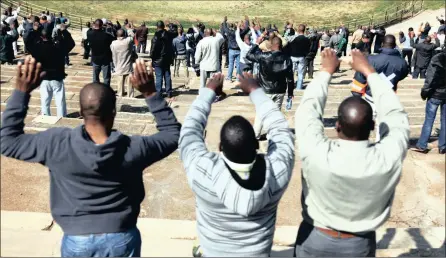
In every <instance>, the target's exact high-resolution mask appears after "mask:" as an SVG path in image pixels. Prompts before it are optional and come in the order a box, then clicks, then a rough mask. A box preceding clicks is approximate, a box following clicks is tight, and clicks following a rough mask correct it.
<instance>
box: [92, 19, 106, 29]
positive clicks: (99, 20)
mask: <svg viewBox="0 0 446 258" xmlns="http://www.w3.org/2000/svg"><path fill="white" fill-rule="evenodd" d="M94 25H95V26H97V27H98V28H102V26H104V22H103V21H102V20H101V19H96V21H94Z"/></svg>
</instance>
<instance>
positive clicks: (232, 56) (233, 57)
mask: <svg viewBox="0 0 446 258" xmlns="http://www.w3.org/2000/svg"><path fill="white" fill-rule="evenodd" d="M234 61H235V65H236V66H237V74H240V50H234V49H229V67H228V76H227V77H226V79H228V80H231V79H232V71H233V70H234ZM237 81H238V78H237Z"/></svg>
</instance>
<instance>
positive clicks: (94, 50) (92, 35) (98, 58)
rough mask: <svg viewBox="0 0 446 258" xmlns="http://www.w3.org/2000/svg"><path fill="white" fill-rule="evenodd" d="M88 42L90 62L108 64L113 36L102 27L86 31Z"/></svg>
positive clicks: (110, 58)
mask: <svg viewBox="0 0 446 258" xmlns="http://www.w3.org/2000/svg"><path fill="white" fill-rule="evenodd" d="M87 40H88V44H89V45H90V48H91V62H92V63H94V64H96V65H109V64H110V62H112V52H111V49H110V45H111V43H112V42H113V40H114V38H113V36H112V35H110V34H108V33H106V32H105V31H104V30H103V29H100V30H97V29H93V30H90V31H88V32H87Z"/></svg>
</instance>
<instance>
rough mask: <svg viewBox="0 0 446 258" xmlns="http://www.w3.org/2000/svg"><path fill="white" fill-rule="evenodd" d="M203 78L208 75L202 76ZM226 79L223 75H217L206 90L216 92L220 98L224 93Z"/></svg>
mask: <svg viewBox="0 0 446 258" xmlns="http://www.w3.org/2000/svg"><path fill="white" fill-rule="evenodd" d="M202 76H206V75H202ZM224 79H225V76H224V75H223V74H222V73H216V74H214V76H212V78H211V79H210V80H209V82H208V84H207V85H206V88H208V89H211V90H213V91H214V92H215V95H217V96H220V95H221V94H222V92H223V81H224Z"/></svg>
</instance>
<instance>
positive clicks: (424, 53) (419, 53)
mask: <svg viewBox="0 0 446 258" xmlns="http://www.w3.org/2000/svg"><path fill="white" fill-rule="evenodd" d="M435 43H436V44H430V43H429V44H428V43H425V42H423V43H418V44H415V42H414V40H413V38H411V39H410V46H412V47H413V48H415V49H416V52H415V55H416V56H415V58H416V61H415V67H417V68H421V69H427V67H428V66H429V63H430V61H431V59H432V57H433V56H434V50H435V49H436V48H437V47H439V46H440V42H439V41H437V40H436V41H435Z"/></svg>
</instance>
